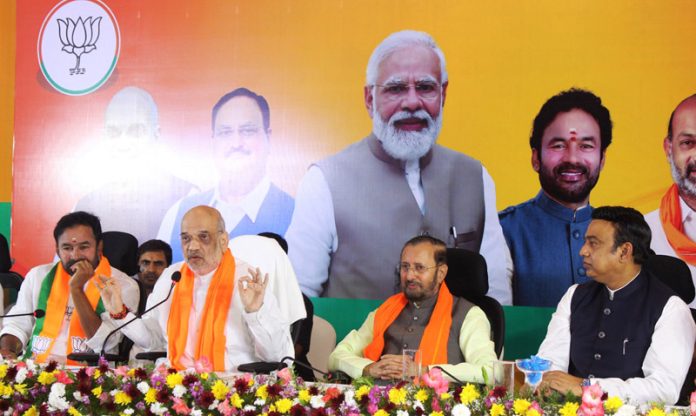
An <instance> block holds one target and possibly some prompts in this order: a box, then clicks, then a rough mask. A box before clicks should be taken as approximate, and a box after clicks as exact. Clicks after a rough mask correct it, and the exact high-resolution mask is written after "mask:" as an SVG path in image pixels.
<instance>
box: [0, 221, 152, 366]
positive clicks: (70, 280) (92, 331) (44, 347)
mask: <svg viewBox="0 0 696 416" xmlns="http://www.w3.org/2000/svg"><path fill="white" fill-rule="evenodd" d="M53 236H54V238H55V240H56V254H57V255H58V257H59V258H60V261H59V262H57V263H55V264H45V265H42V266H37V267H34V268H33V269H31V270H30V271H29V273H27V276H26V278H25V279H24V282H23V284H22V288H21V289H20V291H19V294H18V295H17V303H16V304H15V306H14V307H13V308H12V310H11V311H10V312H9V313H10V314H21V313H28V312H33V311H34V310H36V309H41V310H43V311H45V315H44V316H43V317H41V316H38V315H37V317H38V319H34V318H33V317H31V316H22V317H15V318H5V321H4V322H3V323H4V325H3V328H2V332H0V353H1V354H2V356H3V357H4V358H17V357H20V356H21V351H22V350H25V351H26V352H25V355H24V356H25V357H26V358H30V357H32V358H35V359H36V360H37V361H39V362H46V361H48V360H55V361H58V362H61V363H65V362H66V357H67V355H68V354H70V353H71V352H81V351H86V350H88V349H89V348H92V349H95V350H100V349H101V347H102V343H103V341H104V336H105V335H106V334H107V333H108V332H105V331H104V330H103V328H105V327H107V325H103V323H104V322H107V321H108V320H109V319H110V317H109V314H108V313H105V311H104V306H103V304H102V300H101V299H100V297H99V290H98V288H97V285H99V280H98V276H106V277H107V278H108V279H110V280H113V281H114V282H119V284H120V285H121V286H123V294H124V299H125V303H126V306H127V308H129V309H131V310H136V309H137V307H138V299H139V296H138V285H137V284H136V283H135V281H134V280H133V279H131V278H130V277H128V276H127V275H126V274H124V273H123V272H121V271H119V270H117V269H114V268H113V267H111V265H110V264H109V261H108V260H107V259H106V257H104V256H103V255H102V246H103V241H102V231H101V224H100V222H99V218H97V217H96V216H94V215H92V214H89V213H87V212H83V211H78V212H73V213H70V214H67V215H65V216H63V217H62V218H61V219H60V220H59V221H58V223H57V224H56V227H55V229H54V231H53ZM112 338H113V339H111V338H110V344H109V345H107V350H110V349H111V348H112V347H115V346H116V344H117V343H118V341H119V338H118V337H112ZM88 347H89V348H88ZM67 363H68V364H78V363H75V362H72V361H70V360H67Z"/></svg>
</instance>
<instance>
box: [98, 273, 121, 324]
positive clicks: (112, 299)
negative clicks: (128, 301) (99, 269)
mask: <svg viewBox="0 0 696 416" xmlns="http://www.w3.org/2000/svg"><path fill="white" fill-rule="evenodd" d="M97 289H99V293H100V294H101V299H102V302H103V303H104V308H105V309H106V311H107V312H109V313H110V314H113V315H116V314H118V313H121V311H122V310H123V298H122V297H121V284H120V283H119V282H118V280H116V279H114V278H113V277H107V276H104V275H102V274H100V275H99V276H98V277H97Z"/></svg>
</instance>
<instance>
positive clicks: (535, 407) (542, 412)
mask: <svg viewBox="0 0 696 416" xmlns="http://www.w3.org/2000/svg"><path fill="white" fill-rule="evenodd" d="M529 408H530V409H534V410H536V411H537V412H539V414H540V415H543V414H544V411H543V410H542V409H541V406H539V403H537V402H536V401H533V402H532V405H531V406H529Z"/></svg>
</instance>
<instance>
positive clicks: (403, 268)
mask: <svg viewBox="0 0 696 416" xmlns="http://www.w3.org/2000/svg"><path fill="white" fill-rule="evenodd" d="M436 267H440V265H439V264H436V265H434V266H430V267H428V266H426V265H424V264H420V263H416V264H414V265H413V266H411V265H410V264H408V263H399V264H397V265H396V269H397V270H398V271H399V273H403V274H408V272H409V271H411V270H413V273H415V274H418V275H421V274H423V273H425V271H426V270H430V269H434V268H436Z"/></svg>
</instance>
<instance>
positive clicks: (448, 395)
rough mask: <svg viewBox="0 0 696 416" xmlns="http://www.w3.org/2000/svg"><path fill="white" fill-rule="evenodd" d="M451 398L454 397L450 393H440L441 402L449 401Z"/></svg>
mask: <svg viewBox="0 0 696 416" xmlns="http://www.w3.org/2000/svg"><path fill="white" fill-rule="evenodd" d="M451 398H452V395H451V394H449V392H444V393H440V400H449V399H451Z"/></svg>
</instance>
